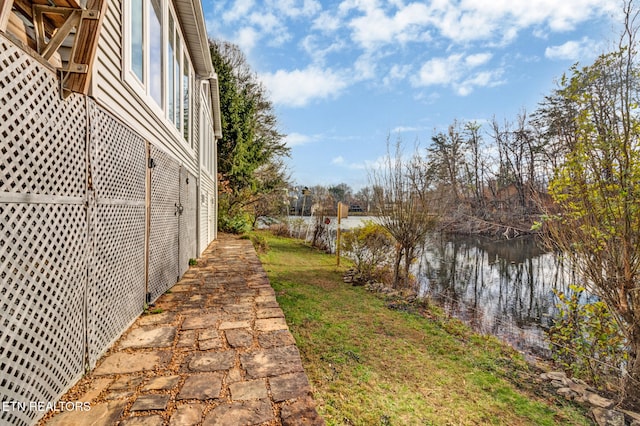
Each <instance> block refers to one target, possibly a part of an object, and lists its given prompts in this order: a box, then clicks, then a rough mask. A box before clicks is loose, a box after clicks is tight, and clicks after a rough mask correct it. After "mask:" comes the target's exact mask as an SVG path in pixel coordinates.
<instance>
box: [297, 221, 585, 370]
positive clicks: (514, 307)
mask: <svg viewBox="0 0 640 426" xmlns="http://www.w3.org/2000/svg"><path fill="white" fill-rule="evenodd" d="M367 219H372V218H362V217H350V218H348V219H342V223H341V228H342V229H347V228H352V227H356V226H359V225H360V224H361V223H362V221H363V220H367ZM310 223H311V221H310V220H309V218H305V224H309V225H307V226H308V227H309V228H312V225H310ZM329 228H330V230H331V231H332V232H331V233H332V234H334V233H335V228H336V220H335V218H332V220H331V223H330V224H329ZM413 273H414V274H415V275H416V277H417V280H418V283H419V289H418V292H419V295H420V296H429V297H430V298H431V299H432V300H434V301H436V302H437V304H438V305H440V306H442V307H443V308H444V310H445V312H446V313H448V314H450V315H451V316H454V317H457V318H460V319H462V320H463V321H465V322H466V323H468V324H469V325H470V326H472V327H473V328H474V329H475V330H476V331H478V332H481V333H486V334H493V335H496V336H498V337H500V338H501V339H503V340H505V341H506V342H508V343H510V344H511V345H512V346H513V347H514V348H516V349H518V350H520V351H521V352H523V353H525V354H527V355H533V356H539V357H545V358H546V357H548V356H549V351H548V343H547V341H546V335H545V331H544V330H545V329H546V328H548V327H549V325H550V323H551V320H552V319H553V317H554V316H555V315H556V313H557V309H556V307H555V304H556V298H555V296H554V293H553V291H554V289H555V290H560V291H567V289H568V287H569V285H570V284H573V283H575V282H577V281H576V280H575V276H574V275H573V273H572V271H571V269H570V268H569V266H568V262H567V263H564V262H563V261H562V258H561V257H559V256H557V255H556V254H555V253H549V252H547V251H546V250H544V249H543V248H542V247H541V245H540V244H539V243H538V242H537V241H536V240H535V239H533V238H518V239H511V240H499V241H493V240H489V239H486V238H482V237H475V236H455V235H444V234H433V235H432V236H431V237H430V238H429V240H428V242H427V244H426V247H425V249H424V252H423V253H422V254H421V256H420V258H419V261H418V262H417V263H416V266H415V268H414V271H413Z"/></svg>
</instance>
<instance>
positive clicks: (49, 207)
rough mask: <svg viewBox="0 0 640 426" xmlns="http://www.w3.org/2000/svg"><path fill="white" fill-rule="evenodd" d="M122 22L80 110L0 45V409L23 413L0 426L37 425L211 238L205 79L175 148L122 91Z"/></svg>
mask: <svg viewBox="0 0 640 426" xmlns="http://www.w3.org/2000/svg"><path fill="white" fill-rule="evenodd" d="M122 13H123V10H122V3H121V2H118V1H115V2H110V3H109V6H108V11H107V15H106V16H105V18H104V20H103V29H102V31H101V34H100V41H99V45H98V52H97V58H96V62H95V63H94V70H93V71H94V73H93V79H92V84H91V90H90V94H89V95H88V96H84V95H79V94H71V95H70V96H69V97H67V98H66V99H62V98H61V97H60V93H59V77H58V76H57V75H56V73H55V70H53V69H52V67H49V66H46V65H45V64H43V61H42V60H37V59H36V58H34V57H33V56H32V55H33V54H34V53H33V52H26V51H25V50H23V48H22V47H19V46H18V45H16V44H15V43H14V42H13V39H11V38H8V37H5V35H4V34H3V33H2V32H1V31H0V96H2V98H3V99H2V100H3V102H2V103H0V116H1V117H2V121H1V122H0V159H1V160H2V161H1V162H0V176H1V178H0V278H1V279H0V295H1V297H0V402H6V403H12V404H27V406H26V409H22V408H24V407H23V406H21V405H18V407H17V409H15V410H7V411H5V410H3V411H0V424H7V425H29V424H34V423H35V422H37V420H38V419H39V418H40V417H42V415H44V414H45V412H44V411H38V410H34V409H30V408H29V406H28V404H29V403H30V402H34V401H35V402H38V401H56V400H57V399H58V398H59V397H60V396H61V395H62V394H64V392H65V391H66V390H67V389H68V388H69V387H71V386H72V385H73V384H74V383H75V382H76V381H77V380H78V379H79V378H80V377H81V376H82V375H83V374H84V373H85V371H86V369H91V368H93V367H94V366H95V364H96V361H97V360H98V359H99V357H100V356H101V355H102V354H103V353H104V352H105V351H106V350H107V349H108V348H109V346H110V345H112V344H113V343H114V342H115V341H116V340H117V339H118V338H119V337H120V336H121V334H122V333H123V332H124V331H125V330H126V329H127V328H128V327H129V326H130V324H132V323H133V321H135V319H136V318H137V316H138V315H140V313H142V311H143V309H144V307H145V303H149V302H153V301H154V300H155V299H156V298H157V297H159V296H160V295H161V294H163V293H164V292H165V291H166V290H167V289H169V288H170V287H171V286H173V284H175V282H176V281H177V280H178V278H179V277H180V276H181V275H182V274H183V273H184V272H185V271H186V270H187V268H188V263H189V259H191V258H195V257H197V256H198V255H199V253H201V252H202V251H204V249H205V248H206V247H207V245H208V244H209V243H210V242H211V240H212V239H213V238H215V235H216V231H215V228H216V226H215V204H216V198H217V196H216V189H217V188H216V182H215V158H214V157H213V156H214V155H215V136H214V133H215V132H214V129H213V123H214V120H213V119H212V117H211V107H210V103H211V100H210V98H208V97H209V96H210V93H209V92H208V88H209V87H208V85H202V84H200V80H204V81H206V80H207V78H209V77H210V76H199V75H197V74H196V75H195V77H196V79H195V82H196V83H195V84H194V85H193V94H194V102H193V104H192V113H193V114H192V117H193V118H192V125H193V132H192V137H193V143H192V144H190V145H188V144H187V143H185V141H184V140H182V139H181V135H180V134H179V133H178V132H177V131H176V129H175V128H172V127H171V123H170V122H169V121H168V120H165V119H163V118H162V116H159V115H158V114H157V110H154V108H153V107H152V106H149V105H148V104H147V103H146V100H145V99H144V98H141V97H140V96H139V95H138V93H136V91H135V90H132V89H131V88H130V87H129V86H128V84H127V83H126V82H125V81H124V79H123V68H122V67H123V60H122V59H123V58H122V51H123V48H122V27H123V26H122ZM205 137H206V138H209V139H207V148H206V149H205V146H204V144H203V143H201V139H203V138H205ZM203 155H208V156H211V157H212V158H208V159H207V158H204V157H203ZM204 164H208V165H209V166H208V168H207V169H206V170H205V169H203V165H204Z"/></svg>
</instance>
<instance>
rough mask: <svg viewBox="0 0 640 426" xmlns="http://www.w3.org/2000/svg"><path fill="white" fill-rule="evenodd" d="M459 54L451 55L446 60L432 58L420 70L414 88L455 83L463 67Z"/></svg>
mask: <svg viewBox="0 0 640 426" xmlns="http://www.w3.org/2000/svg"><path fill="white" fill-rule="evenodd" d="M462 58H463V56H462V55H461V54H456V55H451V56H449V57H448V58H433V59H431V60H429V61H427V62H425V63H424V64H423V65H422V67H421V68H420V72H419V74H418V77H417V79H414V84H415V85H416V86H431V85H436V84H441V85H447V84H451V83H453V82H454V81H456V80H457V79H458V78H459V76H460V74H461V68H462V65H463V61H462Z"/></svg>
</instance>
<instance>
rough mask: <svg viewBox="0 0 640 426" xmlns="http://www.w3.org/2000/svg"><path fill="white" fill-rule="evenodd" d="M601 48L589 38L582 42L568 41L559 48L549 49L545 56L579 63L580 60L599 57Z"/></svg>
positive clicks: (551, 47)
mask: <svg viewBox="0 0 640 426" xmlns="http://www.w3.org/2000/svg"><path fill="white" fill-rule="evenodd" d="M600 50H601V46H599V44H598V43H597V42H595V41H594V40H591V39H590V38H588V37H583V38H582V39H581V40H578V41H576V40H572V41H568V42H566V43H564V44H561V45H559V46H550V47H547V48H546V49H545V51H544V56H545V57H547V58H548V59H558V60H565V59H566V60H571V61H577V60H578V59H580V58H585V57H586V58H593V57H595V56H597V55H598V53H599V52H600Z"/></svg>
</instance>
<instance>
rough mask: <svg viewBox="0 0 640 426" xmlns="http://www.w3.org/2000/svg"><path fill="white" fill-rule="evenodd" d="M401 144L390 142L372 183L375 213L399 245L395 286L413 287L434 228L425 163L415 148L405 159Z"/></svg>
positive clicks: (371, 177) (375, 170)
mask: <svg viewBox="0 0 640 426" xmlns="http://www.w3.org/2000/svg"><path fill="white" fill-rule="evenodd" d="M403 154H404V153H403V146H402V141H401V140H400V139H398V140H397V141H396V142H395V144H393V145H392V144H391V143H390V141H389V139H387V156H386V158H385V161H384V165H383V166H382V167H380V168H379V169H374V170H370V172H369V181H370V183H371V185H372V186H373V188H374V192H376V193H377V197H376V198H378V200H377V202H376V204H375V214H376V216H377V221H378V223H379V224H380V225H381V226H383V227H384V228H385V229H386V230H387V231H388V232H389V233H390V234H391V235H392V236H393V238H394V240H395V242H396V256H395V260H394V265H393V286H394V287H395V288H407V287H409V286H410V285H411V279H410V273H409V270H410V267H411V263H412V262H413V261H414V259H415V258H416V257H417V253H418V250H419V249H420V247H421V246H422V245H423V244H424V242H425V240H426V237H427V234H428V233H429V231H431V230H433V228H434V226H435V217H434V215H433V214H432V213H431V210H430V206H429V202H428V201H429V200H428V199H427V197H428V194H429V192H428V191H427V190H426V188H428V182H427V180H426V176H427V174H426V173H424V170H425V164H424V161H423V160H422V158H421V156H420V154H419V152H418V148H417V147H416V149H415V151H414V153H413V155H412V156H411V157H410V158H408V159H407V158H404V156H403Z"/></svg>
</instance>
